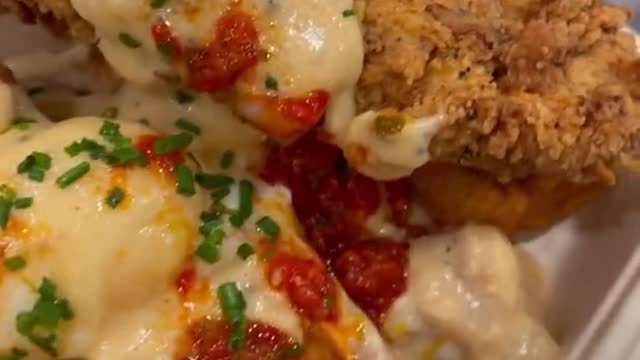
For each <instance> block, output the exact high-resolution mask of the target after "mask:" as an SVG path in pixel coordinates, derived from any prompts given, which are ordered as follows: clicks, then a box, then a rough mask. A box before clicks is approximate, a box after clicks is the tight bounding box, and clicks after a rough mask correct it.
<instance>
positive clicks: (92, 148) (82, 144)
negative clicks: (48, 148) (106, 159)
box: [64, 138, 107, 160]
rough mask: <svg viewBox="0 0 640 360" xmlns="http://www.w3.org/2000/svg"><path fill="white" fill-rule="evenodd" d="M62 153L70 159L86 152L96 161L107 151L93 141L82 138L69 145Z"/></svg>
mask: <svg viewBox="0 0 640 360" xmlns="http://www.w3.org/2000/svg"><path fill="white" fill-rule="evenodd" d="M64 151H65V152H66V153H67V155H69V156H71V157H75V156H78V155H79V154H80V153H82V152H87V153H88V154H89V157H91V158H92V159H94V160H96V159H99V158H101V157H103V156H104V154H105V153H106V152H107V149H106V148H105V147H104V146H102V145H100V144H98V143H97V142H95V141H94V140H90V139H87V138H83V139H82V140H81V141H79V142H78V141H74V142H73V143H71V145H68V146H67V147H65V148H64Z"/></svg>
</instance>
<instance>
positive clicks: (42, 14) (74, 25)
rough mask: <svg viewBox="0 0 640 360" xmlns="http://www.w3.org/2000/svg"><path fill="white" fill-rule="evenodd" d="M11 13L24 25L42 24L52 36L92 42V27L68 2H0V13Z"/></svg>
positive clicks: (35, 0)
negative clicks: (69, 36)
mask: <svg viewBox="0 0 640 360" xmlns="http://www.w3.org/2000/svg"><path fill="white" fill-rule="evenodd" d="M2 12H11V13H14V14H15V15H17V16H18V18H19V19H20V20H21V21H22V22H23V23H25V24H35V23H39V24H42V25H43V26H45V27H46V28H47V30H49V31H50V32H51V33H52V34H55V35H59V36H67V35H71V36H73V37H74V38H76V39H82V40H88V41H89V40H92V39H93V27H92V26H91V25H89V23H87V22H86V21H85V20H84V19H82V18H81V17H80V15H78V13H77V12H76V11H75V9H74V8H73V6H72V5H71V2H70V1H69V0H0V13H2Z"/></svg>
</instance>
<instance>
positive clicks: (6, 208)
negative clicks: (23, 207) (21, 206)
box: [0, 198, 12, 229]
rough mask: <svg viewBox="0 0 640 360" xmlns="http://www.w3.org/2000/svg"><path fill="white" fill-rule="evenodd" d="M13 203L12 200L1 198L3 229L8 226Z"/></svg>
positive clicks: (0, 222)
mask: <svg viewBox="0 0 640 360" xmlns="http://www.w3.org/2000/svg"><path fill="white" fill-rule="evenodd" d="M11 206H12V203H11V201H10V200H8V199H5V198H0V227H1V228H3V229H6V228H7V223H8V222H9V213H11Z"/></svg>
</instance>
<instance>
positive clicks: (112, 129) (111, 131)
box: [99, 120, 131, 146]
mask: <svg viewBox="0 0 640 360" xmlns="http://www.w3.org/2000/svg"><path fill="white" fill-rule="evenodd" d="M99 134H100V136H102V137H103V138H104V139H105V140H107V141H108V142H110V143H111V144H113V145H116V146H125V145H129V144H131V140H130V139H129V138H127V137H125V136H123V135H122V134H121V133H120V125H119V124H116V123H114V122H113V121H109V120H105V121H104V122H103V123H102V126H101V127H100V131H99Z"/></svg>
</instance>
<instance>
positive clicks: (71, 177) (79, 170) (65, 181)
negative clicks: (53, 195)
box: [56, 161, 91, 189]
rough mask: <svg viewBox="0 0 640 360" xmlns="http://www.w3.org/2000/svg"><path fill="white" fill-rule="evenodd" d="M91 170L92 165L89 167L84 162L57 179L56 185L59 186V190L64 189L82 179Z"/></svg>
mask: <svg viewBox="0 0 640 360" xmlns="http://www.w3.org/2000/svg"><path fill="white" fill-rule="evenodd" d="M90 169H91V165H89V163H88V162H86V161H83V162H81V163H79V164H78V165H76V166H74V167H72V168H71V169H69V170H67V171H66V172H65V173H64V174H62V175H60V176H59V177H58V178H57V179H56V185H58V187H59V188H61V189H64V188H66V187H67V186H69V185H71V184H73V183H74V182H76V181H78V180H79V179H80V178H81V177H83V176H85V175H86V174H87V173H88V172H89V170H90Z"/></svg>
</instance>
